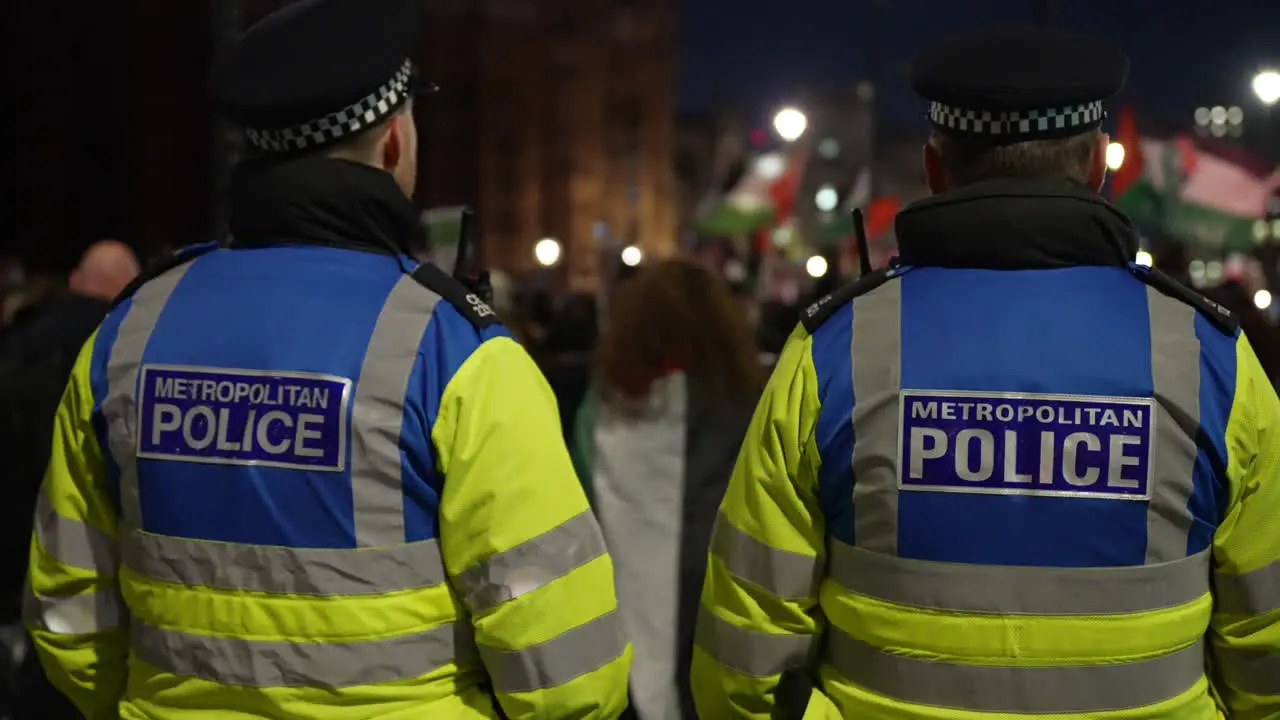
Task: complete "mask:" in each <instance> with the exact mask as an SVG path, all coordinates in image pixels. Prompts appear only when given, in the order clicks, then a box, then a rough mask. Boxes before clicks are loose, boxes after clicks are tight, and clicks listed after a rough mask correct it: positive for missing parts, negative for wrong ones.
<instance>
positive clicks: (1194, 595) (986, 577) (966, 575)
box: [827, 540, 1210, 615]
mask: <svg viewBox="0 0 1280 720" xmlns="http://www.w3.org/2000/svg"><path fill="white" fill-rule="evenodd" d="M1209 562H1210V551H1209V550H1205V551H1204V552H1201V553H1198V554H1197V555H1194V556H1192V557H1187V558H1183V559H1181V560H1174V561H1172V562H1168V563H1162V564H1160V565H1136V566H1132V567H1108V568H1070V567H1031V566H1026V567H1022V566H1018V567H1015V566H1005V565H966V564H963V563H946V562H932V561H928V560H915V559H910V558H899V557H894V556H891V555H884V554H881V553H875V552H871V551H869V550H865V549H863V548H858V547H852V546H850V545H846V544H844V543H842V542H839V541H836V540H833V541H831V560H830V563H829V565H828V568H829V569H828V570H827V574H828V575H829V576H830V578H831V579H832V580H834V581H836V582H837V583H839V584H840V585H842V586H844V587H845V588H847V589H849V590H850V591H852V592H855V593H858V594H860V595H867V596H869V597H873V598H877V599H879V600H884V601H886V602H891V603H897V604H899V605H910V606H913V607H920V608H932V609H936V610H947V611H954V612H982V613H1002V614H1026V615H1111V614H1116V613H1133V612H1144V611H1148V610H1159V609H1162V608H1170V607H1175V606H1177V605H1182V604H1184V603H1189V602H1192V601H1194V600H1196V599H1198V598H1201V597H1203V596H1204V595H1205V594H1206V593H1208V592H1209Z"/></svg>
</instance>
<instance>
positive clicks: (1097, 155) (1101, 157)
mask: <svg viewBox="0 0 1280 720" xmlns="http://www.w3.org/2000/svg"><path fill="white" fill-rule="evenodd" d="M1109 145H1111V136H1110V135H1108V134H1106V133H1104V132H1100V133H1098V137H1097V138H1096V141H1095V142H1094V146H1093V153H1092V154H1091V155H1090V156H1089V173H1088V176H1087V177H1088V180H1089V182H1088V185H1089V187H1091V188H1093V190H1094V192H1098V193H1100V192H1102V185H1103V183H1105V182H1106V181H1107V147H1108V146H1109Z"/></svg>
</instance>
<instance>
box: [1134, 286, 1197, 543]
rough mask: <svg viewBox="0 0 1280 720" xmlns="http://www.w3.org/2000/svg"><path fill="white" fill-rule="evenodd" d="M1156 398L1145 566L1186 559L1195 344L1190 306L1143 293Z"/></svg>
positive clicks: (1194, 452)
mask: <svg viewBox="0 0 1280 720" xmlns="http://www.w3.org/2000/svg"><path fill="white" fill-rule="evenodd" d="M1147 313H1148V315H1149V316H1150V319H1149V324H1150V328H1151V330H1150V333H1151V334H1150V343H1151V382H1152V389H1153V391H1154V394H1155V399H1156V405H1155V408H1154V411H1155V418H1154V426H1155V438H1154V442H1155V448H1154V450H1153V451H1152V455H1151V458H1152V467H1153V469H1154V475H1153V477H1152V481H1153V482H1154V490H1153V493H1154V494H1153V495H1152V496H1151V501H1150V502H1148V503H1147V552H1146V562H1147V563H1149V564H1155V563H1159V562H1164V561H1168V560H1175V559H1177V558H1182V557H1186V555H1187V547H1188V539H1189V537H1190V534H1191V529H1192V527H1193V526H1194V520H1193V518H1192V511H1191V507H1192V503H1191V501H1192V499H1193V496H1194V495H1195V476H1196V457H1197V454H1198V453H1199V448H1198V446H1197V442H1196V438H1197V437H1200V434H1201V428H1200V414H1201V413H1200V355H1201V349H1200V340H1199V338H1198V337H1197V336H1196V311H1195V308H1193V307H1191V306H1190V305H1188V304H1186V303H1184V302H1181V301H1179V300H1175V299H1174V298H1171V297H1166V296H1165V295H1164V294H1162V293H1161V292H1160V290H1158V289H1157V288H1154V287H1150V286H1149V287H1148V288H1147Z"/></svg>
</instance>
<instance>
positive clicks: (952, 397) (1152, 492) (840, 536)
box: [693, 28, 1280, 720]
mask: <svg viewBox="0 0 1280 720" xmlns="http://www.w3.org/2000/svg"><path fill="white" fill-rule="evenodd" d="M1127 67H1128V61H1127V59H1126V57H1125V55H1124V54H1123V53H1122V52H1121V51H1120V50H1119V49H1117V48H1115V47H1113V46H1111V45H1110V44H1108V43H1105V42H1102V41H1099V40H1094V39H1089V38H1084V37H1078V36H1072V35H1068V34H1064V33H1063V32H1061V31H1057V30H1052V29H1047V28H1035V29H1016V28H1015V29H999V30H989V31H984V32H982V33H980V34H976V35H972V36H968V37H964V38H961V39H957V40H954V41H951V42H947V43H945V44H943V45H941V46H939V47H936V48H934V49H932V50H930V51H929V52H926V53H925V54H924V55H923V56H922V57H920V58H919V59H918V61H917V62H916V64H915V66H914V69H913V73H912V84H913V86H914V88H915V90H916V91H917V92H918V93H919V94H920V95H923V96H924V98H925V99H926V100H928V101H929V103H930V104H929V118H930V120H931V121H932V124H933V133H932V135H931V136H930V138H929V141H928V144H927V145H926V146H925V149H924V167H925V174H926V176H927V178H928V183H929V187H930V188H931V190H932V191H933V193H934V196H933V197H932V198H930V199H927V200H924V201H921V202H918V203H916V204H914V205H912V206H910V207H908V208H907V209H906V210H904V211H903V212H902V213H901V215H900V216H899V218H898V220H897V235H898V241H899V249H900V253H901V255H900V257H899V258H898V259H897V261H896V262H895V263H893V264H891V266H890V267H889V268H887V269H884V270H882V271H880V272H875V273H873V274H870V275H868V276H866V277H865V278H864V279H862V280H860V281H859V282H856V283H854V284H853V285H851V286H849V287H847V288H845V289H843V290H841V291H838V292H837V293H835V294H833V295H832V296H828V297H827V298H825V299H823V300H821V301H819V302H818V303H816V304H815V305H813V306H811V307H810V308H808V309H807V310H806V311H805V312H804V313H803V322H802V326H801V327H798V328H797V329H796V331H795V333H794V334H793V335H792V337H791V339H790V341H789V343H788V345H787V347H786V350H785V351H784V352H783V355H782V358H781V360H780V361H779V364H778V368H777V371H776V372H775V374H774V376H773V379H772V381H771V383H770V385H769V387H768V389H767V390H766V392H765V395H764V398H763V400H762V402H761V404H760V406H759V408H758V410H757V412H756V417H755V420H754V424H753V426H752V429H751V430H750V432H749V433H748V436H747V439H746V442H745V444H744V445H743V449H742V453H741V455H740V457H739V460H738V465H737V469H736V471H735V474H734V476H733V479H732V482H731V484H730V488H729V491H728V494H727V496H726V498H725V500H724V503H723V505H722V507H721V516H720V518H719V521H718V527H717V529H716V531H715V534H714V540H713V542H712V548H711V550H712V561H711V562H710V564H709V567H708V576H707V582H706V587H705V590H704V593H703V614H702V617H701V619H700V626H699V640H698V647H697V648H696V655H695V659H694V663H695V665H694V671H693V686H694V688H695V692H696V694H697V700H698V706H699V711H700V712H701V713H702V714H703V716H704V717H714V718H720V717H750V718H767V717H769V716H770V713H771V711H772V710H776V711H777V715H776V716H777V717H791V718H799V717H802V716H803V717H805V718H821V717H831V718H835V717H845V718H885V719H889V720H908V719H915V718H928V719H933V720H944V719H945V720H956V719H959V718H968V719H971V720H978V719H979V718H1002V719H1009V718H1033V717H1041V716H1043V715H1052V716H1054V717H1063V718H1066V717H1071V718H1114V719H1116V720H1148V719H1149V720H1155V719H1156V718H1162V719H1167V718H1192V717H1195V718H1211V717H1221V715H1219V714H1218V713H1219V712H1221V713H1225V715H1226V716H1227V717H1231V718H1250V719H1252V720H1261V718H1275V717H1277V716H1280V532H1277V525H1276V522H1277V520H1276V518H1277V517H1280V402H1278V401H1277V398H1276V394H1275V392H1274V391H1273V390H1272V388H1271V386H1270V384H1269V383H1268V382H1267V379H1266V377H1265V376H1264V375H1263V372H1262V369H1261V368H1260V367H1259V363H1258V361H1257V359H1256V357H1255V356H1254V352H1253V350H1252V349H1251V348H1250V346H1249V342H1248V340H1247V339H1246V338H1245V337H1244V335H1242V334H1241V333H1240V332H1239V330H1238V329H1237V327H1236V322H1235V320H1234V318H1233V317H1231V315H1230V314H1228V313H1227V312H1226V311H1224V310H1223V309H1221V308H1219V307H1217V306H1216V305H1214V304H1212V303H1210V302H1208V301H1206V300H1205V299H1204V298H1202V297H1200V296H1199V295H1197V294H1195V293H1193V292H1191V291H1189V290H1186V289H1184V288H1183V287H1181V286H1179V285H1177V284H1176V283H1173V282H1171V281H1170V280H1168V279H1167V278H1166V277H1165V276H1163V275H1161V274H1159V273H1157V272H1155V271H1152V270H1150V269H1149V268H1146V267H1141V266H1137V265H1134V264H1131V261H1132V260H1133V259H1134V258H1135V254H1136V252H1137V250H1138V235H1137V233H1136V231H1135V230H1134V227H1133V225H1132V224H1131V223H1130V222H1129V220H1128V219H1126V218H1125V217H1124V216H1123V215H1121V214H1120V213H1119V212H1117V211H1116V210H1115V209H1114V208H1113V207H1111V206H1110V205H1109V204H1107V203H1106V202H1105V201H1104V200H1102V199H1101V198H1100V197H1099V196H1098V192H1099V190H1100V188H1101V187H1102V184H1103V180H1104V176H1105V164H1104V161H1105V150H1106V147H1107V143H1108V138H1107V136H1106V135H1104V134H1103V133H1102V132H1101V131H1100V129H1099V128H1100V124H1101V122H1102V120H1103V117H1104V113H1103V101H1104V100H1105V99H1106V98H1109V97H1111V96H1112V95H1114V94H1115V93H1116V92H1117V91H1118V90H1119V89H1120V88H1121V86H1122V84H1123V80H1124V78H1125V75H1126V71H1127ZM1206 661H1207V663H1208V667H1209V670H1208V671H1206ZM789 668H807V669H809V670H810V671H809V672H805V673H797V672H790V673H787V674H785V675H784V671H785V670H788V669H789ZM780 677H781V678H783V679H782V680H781V682H780ZM806 681H807V682H808V685H809V686H812V685H815V684H816V689H817V692H813V693H810V691H809V687H806ZM1215 706H1216V707H1215Z"/></svg>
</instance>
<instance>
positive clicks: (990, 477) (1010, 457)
mask: <svg viewBox="0 0 1280 720" xmlns="http://www.w3.org/2000/svg"><path fill="white" fill-rule="evenodd" d="M900 399H901V402H900V405H899V413H900V415H899V421H898V445H899V447H898V487H899V488H900V489H901V490H925V491H933V492H961V493H989V494H999V495H1047V496H1055V497H1094V498H1105V499H1111V500H1149V499H1150V498H1151V468H1152V463H1151V452H1152V447H1153V445H1152V439H1153V437H1154V432H1153V427H1152V424H1153V422H1154V420H1155V414H1154V412H1153V401H1152V400H1151V399H1150V398H1125V397H1091V396H1082V395H1047V394H1034V393H1025V394H1024V393H981V392H959V391H922V390H902V391H901V393H900Z"/></svg>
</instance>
